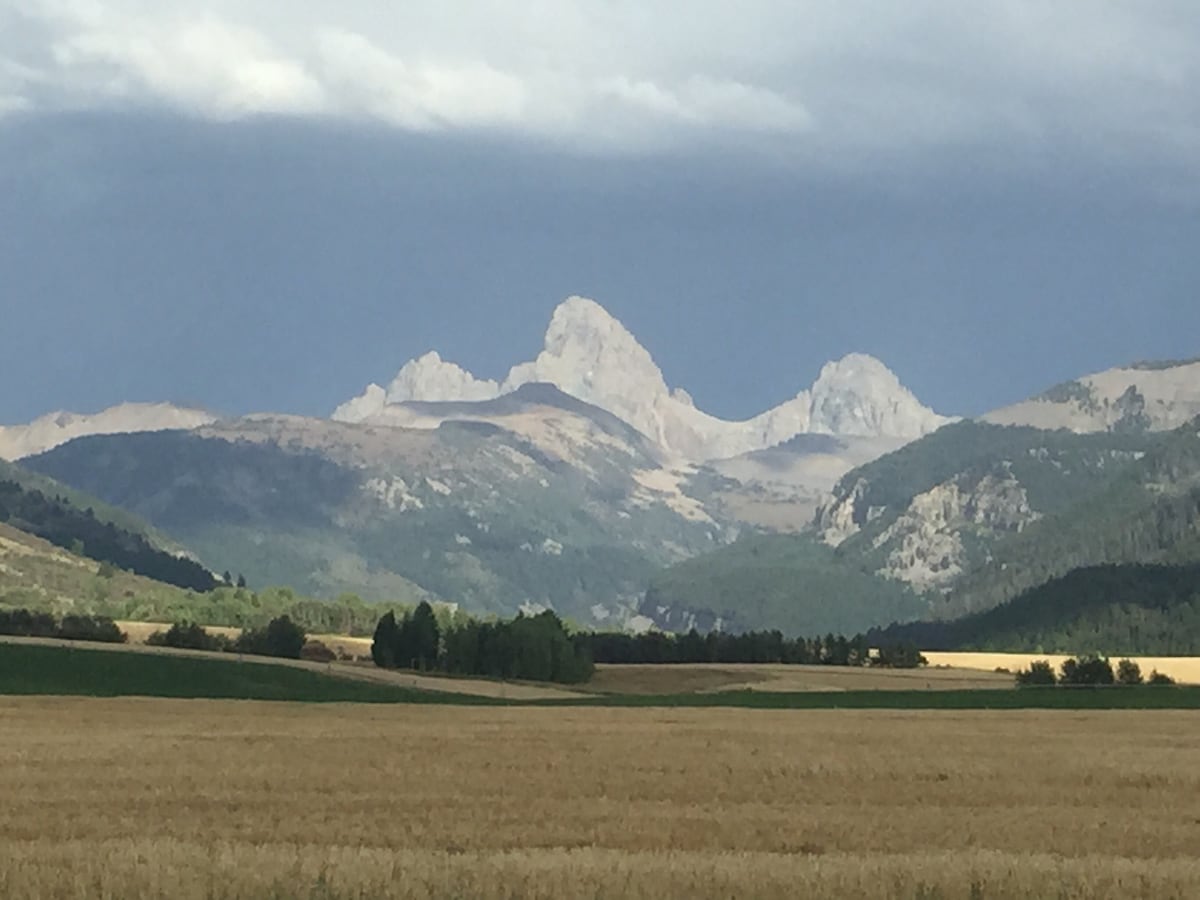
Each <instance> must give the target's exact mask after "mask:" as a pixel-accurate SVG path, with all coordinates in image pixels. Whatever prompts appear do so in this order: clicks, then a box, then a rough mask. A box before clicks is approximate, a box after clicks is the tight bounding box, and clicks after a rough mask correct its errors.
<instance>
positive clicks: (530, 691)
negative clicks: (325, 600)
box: [0, 635, 588, 700]
mask: <svg viewBox="0 0 1200 900" xmlns="http://www.w3.org/2000/svg"><path fill="white" fill-rule="evenodd" d="M0 643H9V644H28V645H33V646H43V647H75V648H79V649H86V650H106V651H114V652H123V653H154V654H162V655H173V656H190V657H193V658H195V659H219V660H223V661H225V662H232V661H235V660H237V661H246V662H256V663H265V664H266V665H274V666H290V667H291V668H294V669H307V670H309V671H310V672H319V673H321V674H322V675H330V676H333V677H335V678H350V679H353V680H355V681H371V682H375V683H377V684H390V685H394V686H396V687H406V688H413V689H414V690H419V691H434V692H440V693H446V694H469V695H472V696H476V697H499V698H501V699H506V700H563V699H568V698H572V697H586V696H588V695H586V694H581V693H578V692H576V691H570V690H567V689H565V688H555V687H549V686H545V685H537V684H521V683H515V682H510V681H489V680H487V679H482V678H455V677H450V676H444V675H418V674H417V673H415V672H398V671H395V670H392V669H380V668H378V667H377V666H374V665H372V664H370V663H350V662H332V663H320V662H310V661H308V660H303V659H280V658H278V657H273V656H250V655H248V654H240V653H220V652H214V651H209V650H180V649H176V648H174V647H150V646H147V645H146V644H139V643H136V642H131V643H128V644H103V643H97V642H91V641H63V640H58V639H55V638H26V637H13V636H11V635H0Z"/></svg>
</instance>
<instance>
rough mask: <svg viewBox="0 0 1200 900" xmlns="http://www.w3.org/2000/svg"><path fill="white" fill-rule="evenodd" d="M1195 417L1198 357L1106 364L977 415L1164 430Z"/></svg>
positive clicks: (1198, 412)
mask: <svg viewBox="0 0 1200 900" xmlns="http://www.w3.org/2000/svg"><path fill="white" fill-rule="evenodd" d="M1196 416H1200V362H1188V363H1179V364H1176V365H1163V366H1161V367H1146V366H1143V367H1138V366H1133V367H1129V368H1119V369H1109V370H1107V371H1105V372H1098V373H1096V374H1094V375H1088V376H1085V377H1083V378H1080V379H1079V380H1078V381H1071V382H1067V383H1066V384H1061V385H1058V386H1057V387H1054V388H1051V389H1050V390H1049V391H1047V392H1046V393H1045V394H1043V395H1041V396H1040V397H1034V398H1032V399H1030V400H1025V401H1023V402H1021V403H1016V404H1013V405H1012V406H1006V407H1003V408H1002V409H998V410H995V411H993V412H990V413H988V414H987V415H985V416H983V420H984V421H985V422H991V423H993V424H995V425H1029V426H1032V427H1034V428H1045V429H1054V428H1066V429H1068V430H1070V431H1074V432H1077V433H1086V432H1095V431H1121V430H1128V431H1169V430H1171V429H1174V428H1178V427H1180V426H1181V425H1183V424H1184V423H1186V422H1188V421H1190V420H1191V419H1194V418H1195V417H1196Z"/></svg>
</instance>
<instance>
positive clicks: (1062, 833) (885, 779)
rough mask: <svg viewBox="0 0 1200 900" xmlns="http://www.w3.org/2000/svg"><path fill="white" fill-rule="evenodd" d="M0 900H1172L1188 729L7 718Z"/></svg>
mask: <svg viewBox="0 0 1200 900" xmlns="http://www.w3.org/2000/svg"><path fill="white" fill-rule="evenodd" d="M0 722H2V723H3V728H0V758H3V759H4V760H5V761H6V776H7V777H6V785H5V790H4V791H3V792H2V793H0V896H5V897H25V898H30V900H43V898H62V897H99V898H117V897H121V898H126V897H163V898H166V897H171V898H201V897H203V898H209V897H224V898H259V897H321V898H326V900H331V898H343V897H345V898H350V897H450V896H469V897H482V898H517V897H546V898H550V897H553V898H560V897H574V896H589V897H647V898H648V897H671V896H675V897H795V896H858V897H897V898H917V897H960V896H961V897H968V896H971V897H984V898H997V897H1001V898H1003V897H1044V896H1054V897H1080V898H1082V897H1114V898H1115V897H1120V898H1130V897H1180V898H1183V897H1191V896H1195V895H1197V893H1198V892H1200V861H1198V860H1197V859H1196V857H1195V848H1196V846H1197V844H1198V843H1200V806H1198V804H1197V798H1198V797H1200V766H1198V765H1197V762H1198V758H1197V751H1196V749H1195V747H1196V745H1197V742H1198V739H1200V721H1198V720H1197V718H1196V716H1195V715H1194V714H1192V713H1188V712H1085V713H1072V712H996V711H993V712H957V713H950V712H885V711H846V710H842V711H833V710H830V711H802V712H795V711H751V710H716V709H704V710H692V709H669V710H664V709H592V708H558V709H529V708H524V709H517V708H467V707H436V706H409V705H388V706H380V705H307V704H272V703H254V702H233V701H178V700H150V699H114V700H96V699H75V698H15V699H14V698H0Z"/></svg>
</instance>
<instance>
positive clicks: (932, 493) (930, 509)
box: [873, 472, 1041, 591]
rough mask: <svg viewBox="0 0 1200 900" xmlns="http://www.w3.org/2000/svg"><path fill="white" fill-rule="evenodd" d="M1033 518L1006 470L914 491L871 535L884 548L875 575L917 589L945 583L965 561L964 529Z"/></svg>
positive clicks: (1015, 527)
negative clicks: (899, 511) (972, 480)
mask: <svg viewBox="0 0 1200 900" xmlns="http://www.w3.org/2000/svg"><path fill="white" fill-rule="evenodd" d="M1039 518H1041V516H1040V515H1039V514H1038V513H1037V512H1035V511H1034V510H1033V509H1032V508H1031V507H1030V505H1029V497H1028V496H1027V495H1026V493H1025V489H1024V488H1023V487H1022V486H1021V484H1020V482H1018V481H1017V480H1016V479H1015V478H1014V477H1013V476H1012V475H1011V474H1010V473H1007V472H1006V473H1003V474H999V475H996V474H989V475H986V476H984V477H983V478H981V479H979V481H978V482H975V483H973V484H972V483H964V482H963V480H962V479H957V478H956V479H954V480H952V481H948V482H945V483H944V484H939V485H938V486H936V487H934V488H933V489H932V490H929V491H926V492H925V493H923V494H918V495H917V496H916V497H914V498H913V500H912V502H911V503H910V504H909V505H908V508H907V509H906V510H905V511H904V512H903V513H902V514H901V515H900V517H899V518H897V519H896V521H895V522H893V523H892V524H891V525H889V526H888V527H887V528H886V529H884V530H883V531H882V532H881V533H880V534H879V535H877V536H876V538H875V540H874V541H873V544H874V546H875V548H876V549H877V550H878V549H880V548H885V549H887V550H888V554H887V562H886V563H885V565H884V568H883V569H882V570H880V574H881V575H885V576H887V577H889V578H895V579H898V580H900V581H904V582H906V583H908V584H910V585H912V586H913V587H914V588H916V589H917V590H921V591H925V590H930V589H940V588H946V587H949V586H950V584H952V583H953V582H954V580H955V579H956V578H958V576H959V575H961V574H962V573H963V571H964V570H965V569H966V568H967V567H968V566H969V565H970V562H971V561H970V560H969V559H968V558H967V551H966V548H965V547H964V545H963V540H962V533H963V530H964V528H966V527H968V526H974V527H975V528H976V529H977V530H978V529H983V530H986V531H989V532H993V533H995V532H1014V531H1021V530H1022V529H1024V528H1025V526H1027V525H1028V524H1029V523H1031V522H1034V521H1036V520H1037V519H1039Z"/></svg>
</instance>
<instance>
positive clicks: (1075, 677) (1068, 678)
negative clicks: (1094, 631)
mask: <svg viewBox="0 0 1200 900" xmlns="http://www.w3.org/2000/svg"><path fill="white" fill-rule="evenodd" d="M1174 683H1175V679H1173V678H1171V676H1169V675H1164V674H1163V673H1162V672H1159V671H1158V670H1157V669H1155V670H1154V671H1152V672H1151V673H1150V677H1149V678H1148V679H1147V678H1144V677H1143V676H1142V667H1141V666H1139V665H1138V664H1137V663H1136V662H1135V661H1134V660H1132V659H1122V660H1120V661H1119V662H1118V663H1117V668H1116V670H1114V669H1113V666H1112V663H1111V662H1109V661H1108V657H1106V656H1096V655H1091V656H1083V657H1080V658H1079V659H1076V658H1075V657H1070V658H1069V659H1065V660H1063V663H1062V666H1061V667H1060V670H1059V673H1058V674H1056V673H1055V671H1054V667H1053V666H1052V665H1050V661H1049V660H1046V659H1038V660H1034V661H1033V662H1031V663H1030V664H1029V668H1027V669H1022V670H1021V671H1020V672H1018V673H1017V685H1018V687H1052V686H1054V685H1062V686H1064V687H1106V686H1109V685H1114V684H1115V685H1122V686H1125V687H1136V686H1137V685H1141V684H1150V685H1154V686H1160V685H1170V684H1174Z"/></svg>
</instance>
